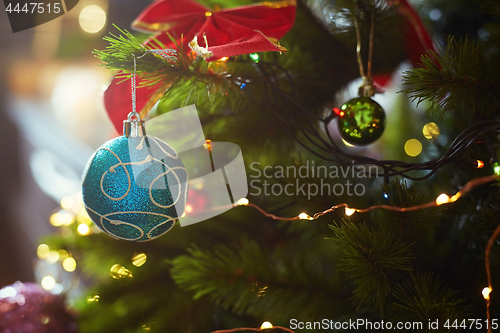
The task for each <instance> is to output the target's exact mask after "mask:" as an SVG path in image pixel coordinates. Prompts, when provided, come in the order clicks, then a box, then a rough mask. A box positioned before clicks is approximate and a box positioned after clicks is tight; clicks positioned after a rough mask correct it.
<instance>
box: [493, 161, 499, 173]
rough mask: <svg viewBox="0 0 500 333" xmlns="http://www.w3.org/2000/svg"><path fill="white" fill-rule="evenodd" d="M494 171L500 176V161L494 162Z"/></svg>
mask: <svg viewBox="0 0 500 333" xmlns="http://www.w3.org/2000/svg"><path fill="white" fill-rule="evenodd" d="M493 172H494V173H495V175H497V176H500V163H498V162H495V163H493Z"/></svg>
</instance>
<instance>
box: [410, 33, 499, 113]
mask: <svg viewBox="0 0 500 333" xmlns="http://www.w3.org/2000/svg"><path fill="white" fill-rule="evenodd" d="M440 53H441V54H442V55H437V54H435V53H431V54H428V55H425V56H423V57H422V59H421V60H422V64H423V67H422V68H413V69H412V70H410V71H408V72H406V73H405V74H404V77H403V78H404V84H406V85H408V86H409V88H407V89H406V90H404V91H403V92H405V93H407V94H409V96H410V97H411V98H413V100H416V101H417V104H418V103H421V102H423V101H426V100H428V101H430V102H431V105H432V107H431V109H430V111H431V114H438V115H439V116H440V118H443V117H444V116H446V115H448V114H452V113H453V114H454V116H455V117H456V118H458V119H460V118H461V119H465V120H468V121H472V120H478V119H483V120H484V119H492V118H493V117H496V116H497V114H498V110H499V109H500V101H499V99H498V96H499V95H500V80H499V76H498V70H499V69H500V65H499V64H498V63H496V62H489V61H487V59H486V57H485V55H484V52H483V50H482V48H481V46H480V45H479V44H477V43H476V42H474V41H471V40H469V39H467V38H465V39H464V40H462V39H461V40H459V41H458V42H457V41H456V40H455V39H454V38H453V37H449V38H448V46H447V47H446V49H444V48H441V49H440Z"/></svg>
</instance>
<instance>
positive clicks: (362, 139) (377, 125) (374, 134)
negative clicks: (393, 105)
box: [338, 97, 385, 146]
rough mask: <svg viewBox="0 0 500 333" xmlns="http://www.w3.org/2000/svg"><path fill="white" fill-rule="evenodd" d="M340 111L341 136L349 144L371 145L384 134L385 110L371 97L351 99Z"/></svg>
mask: <svg viewBox="0 0 500 333" xmlns="http://www.w3.org/2000/svg"><path fill="white" fill-rule="evenodd" d="M340 110H341V112H340V115H339V118H338V125H339V131H340V136H341V137H342V138H343V139H344V140H345V141H347V142H348V143H350V144H353V145H358V146H365V145H369V144H370V143H373V142H374V141H375V140H377V139H378V138H380V136H381V135H382V133H384V128H385V112H384V109H383V108H382V107H381V106H380V104H378V103H377V102H375V101H374V100H373V99H371V98H370V97H358V98H354V99H351V100H350V101H348V102H346V103H345V104H343V105H342V106H341V108H340Z"/></svg>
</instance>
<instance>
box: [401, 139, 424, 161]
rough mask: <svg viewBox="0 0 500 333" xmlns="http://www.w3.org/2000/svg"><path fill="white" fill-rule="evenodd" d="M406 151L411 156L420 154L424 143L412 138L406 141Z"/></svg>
mask: <svg viewBox="0 0 500 333" xmlns="http://www.w3.org/2000/svg"><path fill="white" fill-rule="evenodd" d="M405 152H406V154H407V155H408V156H411V157H415V156H418V155H420V153H421V152H422V144H421V143H420V141H418V140H417V139H410V140H408V141H406V143H405Z"/></svg>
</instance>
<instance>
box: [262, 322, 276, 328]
mask: <svg viewBox="0 0 500 333" xmlns="http://www.w3.org/2000/svg"><path fill="white" fill-rule="evenodd" d="M273 327H274V326H273V324H271V323H270V322H268V321H265V322H263V323H262V325H260V329H261V330H263V329H266V328H273Z"/></svg>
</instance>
